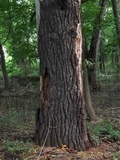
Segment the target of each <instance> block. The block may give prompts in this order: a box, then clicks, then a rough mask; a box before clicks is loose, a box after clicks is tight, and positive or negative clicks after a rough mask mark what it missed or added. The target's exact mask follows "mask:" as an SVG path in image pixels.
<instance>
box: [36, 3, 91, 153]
mask: <svg viewBox="0 0 120 160" xmlns="http://www.w3.org/2000/svg"><path fill="white" fill-rule="evenodd" d="M80 5H81V1H80V0H65V1H63V0H49V1H48V0H43V1H40V8H41V10H40V27H39V32H38V48H39V55H40V103H41V104H40V108H39V109H38V112H37V116H36V136H35V141H36V143H37V144H39V145H41V146H43V144H45V145H46V146H58V147H61V146H62V145H63V144H65V145H66V146H67V147H70V148H74V149H77V150H85V149H86V148H87V147H89V146H90V145H91V142H90V140H89V138H88V137H89V136H88V134H87V130H86V124H85V112H84V98H83V84H82V36H81V22H80V16H79V15H80Z"/></svg>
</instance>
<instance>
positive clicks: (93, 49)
mask: <svg viewBox="0 0 120 160" xmlns="http://www.w3.org/2000/svg"><path fill="white" fill-rule="evenodd" d="M99 5H100V7H101V8H100V12H99V14H98V16H97V17H96V20H95V23H94V24H95V25H94V27H93V35H92V39H91V44H90V50H89V56H88V59H89V60H90V61H91V62H92V63H93V66H92V67H91V68H90V69H89V84H90V85H91V88H92V89H93V90H96V89H97V88H98V87H97V81H96V67H97V58H98V51H99V45H100V36H101V28H100V27H101V22H102V18H103V16H104V14H105V10H106V6H107V0H100V1H99Z"/></svg>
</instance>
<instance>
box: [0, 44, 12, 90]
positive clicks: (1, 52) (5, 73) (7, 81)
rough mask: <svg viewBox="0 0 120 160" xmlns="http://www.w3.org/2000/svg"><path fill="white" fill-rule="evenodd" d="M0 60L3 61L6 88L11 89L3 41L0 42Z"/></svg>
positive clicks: (2, 67)
mask: <svg viewBox="0 0 120 160" xmlns="http://www.w3.org/2000/svg"><path fill="white" fill-rule="evenodd" d="M0 60H1V62H0V63H1V69H2V74H3V78H4V84H5V89H9V88H10V84H9V78H8V74H7V69H6V65H5V57H4V51H3V48H2V44H1V43H0Z"/></svg>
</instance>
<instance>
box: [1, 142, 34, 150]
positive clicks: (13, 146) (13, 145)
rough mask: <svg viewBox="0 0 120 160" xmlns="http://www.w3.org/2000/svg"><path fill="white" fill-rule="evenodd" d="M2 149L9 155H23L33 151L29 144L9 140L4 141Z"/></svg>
mask: <svg viewBox="0 0 120 160" xmlns="http://www.w3.org/2000/svg"><path fill="white" fill-rule="evenodd" d="M4 147H5V149H7V150H8V151H9V152H11V153H16V152H17V153H25V152H31V151H32V150H33V148H32V145H31V144H30V143H29V142H26V143H25V142H23V141H18V140H16V141H10V140H9V139H6V140H5V141H4Z"/></svg>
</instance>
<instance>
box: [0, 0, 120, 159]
mask: <svg viewBox="0 0 120 160" xmlns="http://www.w3.org/2000/svg"><path fill="white" fill-rule="evenodd" d="M83 2H84V3H82V5H81V6H82V9H81V19H82V30H83V37H85V41H86V46H87V50H88V51H89V53H92V54H91V55H92V56H91V57H85V63H86V64H87V67H88V70H90V73H93V74H91V75H94V76H95V77H94V78H95V79H93V80H91V82H90V83H89V87H90V93H91V97H90V98H91V101H92V105H93V108H94V111H95V113H96V115H97V117H99V118H102V119H104V120H103V121H102V122H100V123H97V124H95V123H90V122H89V118H88V117H87V115H86V119H88V127H89V128H90V130H91V132H92V136H93V138H94V139H95V141H96V144H97V145H98V146H99V147H98V148H96V150H94V149H93V150H90V151H88V152H85V153H83V152H80V153H73V151H69V150H67V149H66V148H65V146H63V148H62V149H61V150H59V151H58V150H57V149H53V148H47V149H46V150H45V149H44V152H43V155H42V158H43V159H47V158H48V157H51V158H53V159H54V160H55V158H56V155H57V156H58V157H57V158H56V159H58V158H60V155H61V153H62V154H64V158H69V159H70V158H71V157H76V159H77V157H79V156H80V157H82V158H83V159H84V158H85V159H89V158H91V159H96V160H99V159H113V160H116V159H119V158H120V152H119V150H120V96H119V95H120V2H119V1H117V0H116V1H114V0H111V1H108V0H107V1H105V0H104V1H101V0H100V1H98V0H87V1H83ZM92 46H94V47H95V48H94V47H93V48H92ZM0 65H1V68H0V156H1V159H3V157H4V158H6V159H7V158H8V159H10V156H13V157H14V156H18V157H16V158H18V159H19V158H21V155H22V157H24V159H26V160H27V159H35V158H36V157H38V154H39V151H40V149H41V148H40V147H38V146H36V145H35V144H34V143H33V137H34V130H35V128H34V127H35V112H36V108H37V107H39V57H38V53H37V31H36V16H35V4H34V0H31V1H28V0H0ZM94 73H95V74H94ZM106 148H107V150H106ZM13 153H14V155H13ZM68 153H69V154H68ZM14 158H15V157H14ZM61 160H62V158H61Z"/></svg>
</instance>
